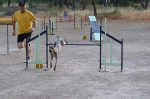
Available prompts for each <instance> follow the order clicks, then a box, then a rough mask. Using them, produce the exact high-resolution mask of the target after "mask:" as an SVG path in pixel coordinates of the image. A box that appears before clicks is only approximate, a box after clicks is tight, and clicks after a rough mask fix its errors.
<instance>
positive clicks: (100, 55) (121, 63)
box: [25, 21, 123, 72]
mask: <svg viewBox="0 0 150 99" xmlns="http://www.w3.org/2000/svg"><path fill="white" fill-rule="evenodd" d="M99 29H100V30H99V31H100V32H99V35H96V36H99V38H100V40H99V41H100V44H66V45H73V46H99V47H100V53H99V58H100V61H99V72H101V71H102V69H101V66H102V65H104V66H105V70H104V71H106V65H107V66H119V65H121V72H122V71H123V39H122V40H121V41H120V40H118V39H117V38H115V37H113V36H111V35H109V34H108V33H106V21H105V32H104V31H102V26H100V28H99ZM43 34H46V44H45V45H46V62H41V61H37V62H31V63H29V62H28V58H27V57H28V56H27V53H28V50H27V49H28V48H27V47H28V46H27V45H28V43H29V42H31V41H33V40H35V39H36V38H38V37H40V36H42V35H43ZM101 34H104V35H105V57H104V58H105V61H104V62H102V42H101V39H102V38H101ZM106 36H107V37H109V38H110V42H111V43H110V47H111V48H110V54H111V55H110V62H109V63H108V62H106ZM112 40H114V41H116V42H118V43H119V44H121V61H120V63H114V62H113V61H112ZM26 42H27V43H26V46H27V47H26V68H25V70H27V69H28V64H39V65H38V66H40V64H46V69H45V70H47V69H48V68H49V67H48V46H49V45H50V44H48V26H46V30H45V31H43V32H41V33H40V34H38V35H36V36H35V37H33V38H31V39H26Z"/></svg>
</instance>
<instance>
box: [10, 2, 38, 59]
mask: <svg viewBox="0 0 150 99" xmlns="http://www.w3.org/2000/svg"><path fill="white" fill-rule="evenodd" d="M18 6H19V8H20V10H18V11H16V12H15V13H14V16H13V33H12V34H13V36H15V35H16V22H18V37H17V46H18V48H19V49H21V48H26V41H25V39H26V38H31V34H32V32H34V28H35V27H36V18H35V17H34V15H33V14H32V12H30V11H29V10H26V4H25V2H23V1H20V2H19V5H18ZM30 51H31V48H30V43H29V44H28V61H30ZM25 62H26V61H25Z"/></svg>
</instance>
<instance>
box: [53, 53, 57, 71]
mask: <svg viewBox="0 0 150 99" xmlns="http://www.w3.org/2000/svg"><path fill="white" fill-rule="evenodd" d="M55 59H56V62H55V67H54V71H55V70H56V64H57V59H58V54H57V53H55Z"/></svg>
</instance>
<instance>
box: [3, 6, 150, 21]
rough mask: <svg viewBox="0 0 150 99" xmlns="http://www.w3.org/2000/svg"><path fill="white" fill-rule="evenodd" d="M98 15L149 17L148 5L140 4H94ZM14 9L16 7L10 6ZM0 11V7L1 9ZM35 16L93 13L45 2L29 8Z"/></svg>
mask: <svg viewBox="0 0 150 99" xmlns="http://www.w3.org/2000/svg"><path fill="white" fill-rule="evenodd" d="M96 8H97V14H98V16H99V15H100V14H102V16H103V17H107V18H124V19H150V7H149V9H147V10H142V9H141V8H140V5H136V7H118V8H116V7H107V8H104V7H103V6H102V5H96ZM3 9H4V12H10V10H7V9H10V7H8V8H4V7H3ZM11 9H12V11H15V10H16V8H11ZM13 9H14V10H13ZM1 11H2V9H1ZM31 11H32V12H33V13H34V14H35V15H36V16H44V15H45V16H62V15H63V12H64V11H66V12H67V13H68V15H69V16H72V17H73V16H74V14H76V15H77V16H78V17H82V18H85V16H89V15H94V12H93V7H92V6H87V9H86V10H81V7H80V6H79V7H77V8H76V10H75V11H73V10H72V8H71V7H70V8H66V7H63V8H62V9H60V8H58V7H49V6H48V5H47V4H40V5H39V6H38V7H37V8H36V9H32V10H31Z"/></svg>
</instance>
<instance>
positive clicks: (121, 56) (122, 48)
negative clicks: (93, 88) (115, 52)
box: [121, 39, 123, 72]
mask: <svg viewBox="0 0 150 99" xmlns="http://www.w3.org/2000/svg"><path fill="white" fill-rule="evenodd" d="M121 42H122V44H121V72H122V71H123V39H122V40H121Z"/></svg>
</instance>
